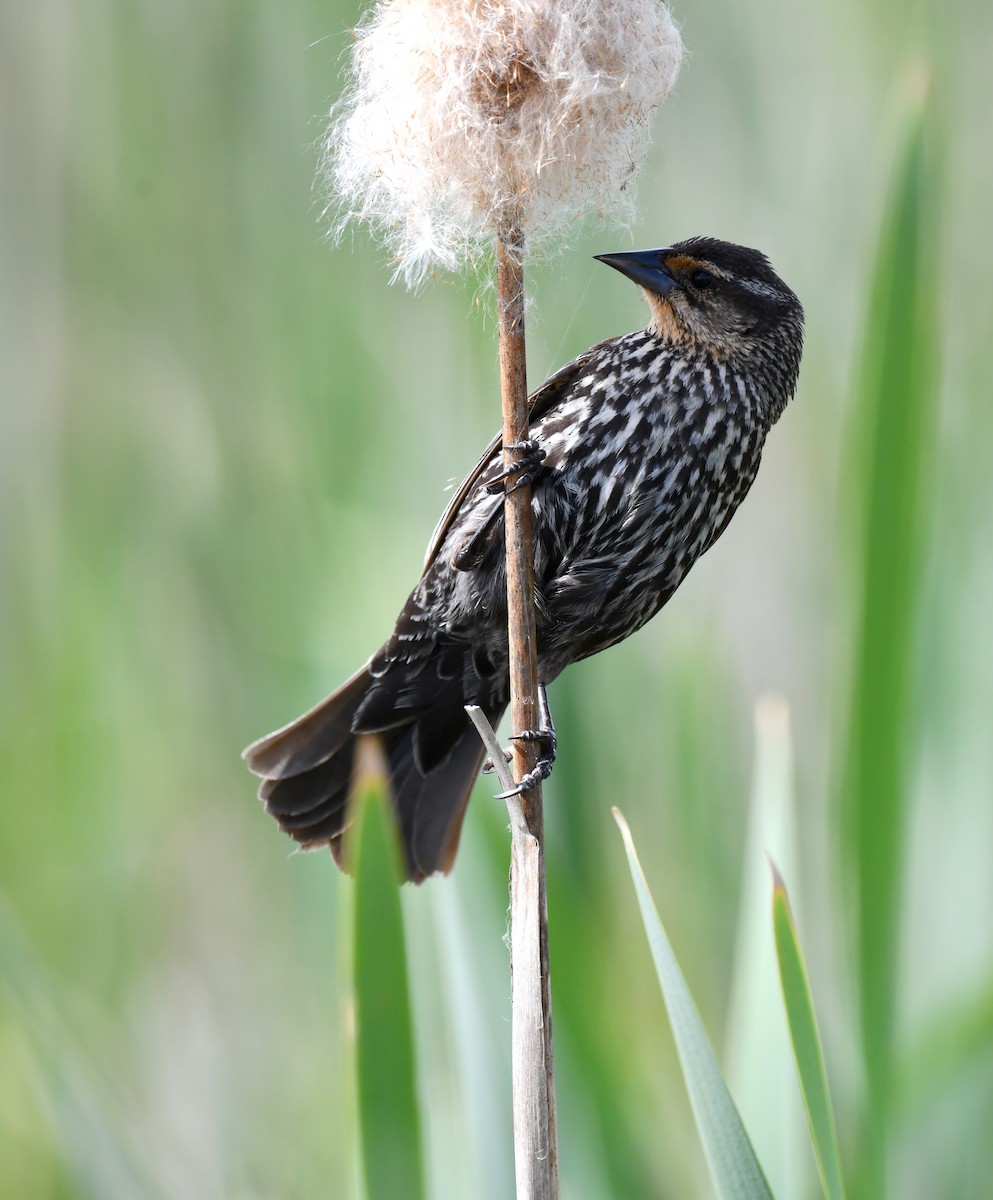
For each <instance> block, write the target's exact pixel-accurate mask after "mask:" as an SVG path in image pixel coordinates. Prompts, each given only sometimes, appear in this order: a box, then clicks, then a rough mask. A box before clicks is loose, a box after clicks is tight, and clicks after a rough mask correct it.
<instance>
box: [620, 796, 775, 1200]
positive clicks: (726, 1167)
mask: <svg viewBox="0 0 993 1200" xmlns="http://www.w3.org/2000/svg"><path fill="white" fill-rule="evenodd" d="M614 818H615V820H616V821H617V824H618V826H619V827H620V830H621V836H622V837H623V839H624V849H625V850H626V851H627V856H628V865H629V866H630V868H631V878H632V880H633V881H634V888H635V892H636V893H637V896H638V904H639V905H640V907H641V917H642V920H643V921H644V924H645V933H646V934H647V935H648V943H649V946H650V947H651V951H652V958H653V959H654V961H655V970H656V972H657V974H658V977H659V984H660V986H661V988H662V995H663V997H664V999H665V1004H666V1009H667V1010H668V1013H669V1021H670V1023H671V1025H672V1032H673V1037H674V1038H675V1041H676V1050H677V1052H678V1054H679V1062H680V1065H681V1067H682V1070H683V1078H684V1080H685V1081H686V1090H687V1092H688V1093H689V1097H690V1105H691V1106H692V1109H693V1116H694V1119H695V1120H696V1126H697V1130H698V1131H699V1134H700V1140H701V1142H702V1143H703V1149H704V1153H705V1154H706V1156H707V1165H708V1167H709V1168H710V1175H711V1178H712V1179H713V1182H714V1187H715V1189H716V1191H717V1195H718V1197H719V1200H766V1198H768V1200H771V1197H772V1192H771V1191H770V1190H769V1185H768V1183H767V1182H766V1179H765V1175H764V1174H763V1172H762V1167H761V1166H760V1165H759V1161H758V1158H757V1157H756V1155H755V1151H754V1149H753V1148H752V1144H751V1142H750V1141H749V1140H748V1134H747V1133H746V1132H745V1127H744V1126H743V1125H742V1123H741V1117H740V1116H739V1115H738V1110H737V1109H736V1108H735V1105H734V1101H733V1100H732V1099H731V1093H730V1092H729V1091H728V1089H727V1084H726V1083H725V1082H724V1078H723V1076H722V1075H721V1071H720V1067H719V1066H718V1065H717V1058H716V1057H715V1055H714V1051H713V1048H712V1046H711V1044H710V1039H709V1038H708V1037H707V1031H706V1029H704V1026H703V1022H702V1021H701V1019H700V1014H699V1012H698V1011H697V1007H696V1005H695V1004H694V1002H693V997H692V996H691V994H690V990H689V987H688V986H687V984H686V980H685V979H684V978H683V974H682V972H681V971H680V969H679V964H678V963H677V961H676V956H675V955H674V954H673V951H672V947H671V946H670V944H669V939H668V937H667V936H666V933H665V930H664V928H663V927H662V921H661V919H660V918H659V914H658V910H657V909H656V907H655V901H654V900H653V899H652V894H651V892H650V891H649V888H648V881H647V880H646V879H645V873H644V871H643V870H642V868H641V863H640V862H639V860H638V854H637V851H636V850H635V848H634V842H633V840H632V838H631V831H630V829H629V828H628V825H627V822H626V821H625V820H624V818H623V817H622V816H621V814H620V812H619V811H618V810H617V809H616V808H615V809H614Z"/></svg>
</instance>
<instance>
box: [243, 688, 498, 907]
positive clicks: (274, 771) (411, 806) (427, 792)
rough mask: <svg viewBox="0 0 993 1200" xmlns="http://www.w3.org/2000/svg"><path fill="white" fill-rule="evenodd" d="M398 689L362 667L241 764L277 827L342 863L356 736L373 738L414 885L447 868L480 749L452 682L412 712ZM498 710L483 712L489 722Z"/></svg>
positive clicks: (264, 740)
mask: <svg viewBox="0 0 993 1200" xmlns="http://www.w3.org/2000/svg"><path fill="white" fill-rule="evenodd" d="M431 674H433V672H432V673H431ZM408 682H409V681H408ZM402 684H403V681H401V680H398V681H397V686H396V687H394V686H392V685H391V681H390V680H389V679H388V678H387V679H386V680H384V679H381V678H376V677H375V676H373V675H372V673H371V672H370V669H369V667H368V666H366V667H363V668H362V670H361V671H358V672H357V673H356V674H355V675H353V676H352V677H351V679H349V680H347V682H345V683H344V684H342V686H341V687H340V688H339V689H338V690H337V691H336V692H334V693H333V694H332V695H330V696H329V697H328V698H327V699H326V700H323V701H322V702H321V703H320V704H318V705H317V706H316V707H315V708H312V709H311V710H310V712H307V713H304V714H303V716H302V717H298V718H297V719H296V720H295V721H293V722H292V723H291V724H289V725H286V726H284V727H283V728H282V729H277V730H276V731H275V733H270V734H269V735H268V736H266V737H264V738H260V739H259V741H257V742H253V743H252V745H251V746H249V747H248V749H247V750H245V751H244V754H243V757H244V759H245V761H246V762H247V763H248V766H249V769H250V770H251V771H253V772H254V773H255V774H256V775H259V776H261V777H262V781H263V782H262V786H261V787H260V789H259V798H260V799H261V800H263V801H264V802H265V807H266V811H267V812H269V813H271V814H272V815H273V816H274V817H275V818H276V820H277V821H278V822H279V825H280V828H281V829H282V830H283V831H284V832H285V833H288V834H289V835H290V836H291V837H293V838H295V839H296V841H298V842H299V843H300V844H301V845H302V846H304V847H306V848H308V849H312V848H315V847H317V846H321V845H325V844H327V845H329V846H330V847H331V852H332V854H333V855H334V857H335V861H336V862H337V863H338V865H339V866H341V865H342V836H343V834H344V832H345V830H346V828H347V826H348V822H349V813H348V797H349V790H350V784H351V776H352V765H353V759H354V749H355V736H356V734H358V733H376V734H378V735H379V737H380V738H381V739H382V742H383V746H384V749H385V752H386V755H387V757H388V760H389V768H390V784H391V787H392V792H393V804H394V810H395V813H396V818H397V824H398V827H399V830H400V836H401V841H402V844H403V850H404V856H405V860H406V869H407V874H408V878H410V879H412V880H414V881H415V882H418V883H419V882H420V881H421V880H422V879H425V878H426V877H427V876H428V875H431V874H433V873H434V872H435V871H448V870H450V869H451V866H452V863H453V862H454V860H455V853H456V851H457V849H458V844H459V834H460V833H461V830H462V818H463V816H464V815H465V808H466V805H467V803H468V801H469V794H470V792H471V791H472V787H473V784H474V783H475V781H476V778H477V777H478V775H479V772H480V768H481V767H482V763H483V756H484V752H483V746H482V743H481V742H480V740H479V737H478V735H477V734H476V731H475V729H474V728H473V726H472V725H471V723H470V722H469V719H468V717H467V716H466V715H465V712H464V711H463V709H462V706H463V704H464V702H465V701H464V696H463V689H462V682H461V680H460V679H459V678H447V679H439V678H436V679H435V681H434V685H433V686H432V688H431V696H430V702H429V703H427V704H420V705H417V706H416V707H414V708H411V707H409V706H406V705H405V703H404V695H403V693H402V691H401V688H402ZM502 711H503V706H499V707H496V708H493V709H491V711H490V712H488V713H487V715H488V716H489V717H490V720H491V721H492V722H493V723H494V724H496V723H497V722H498V721H499V719H500V716H501V715H502ZM377 713H379V714H380V715H379V716H378V718H377V715H376V714H377Z"/></svg>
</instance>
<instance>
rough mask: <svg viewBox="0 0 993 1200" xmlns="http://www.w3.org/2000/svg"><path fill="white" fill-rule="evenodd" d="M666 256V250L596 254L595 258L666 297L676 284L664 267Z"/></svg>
mask: <svg viewBox="0 0 993 1200" xmlns="http://www.w3.org/2000/svg"><path fill="white" fill-rule="evenodd" d="M665 254H666V252H665V251H664V250H631V251H628V252H627V253H625V254H594V255H593V257H594V258H595V259H596V260H597V262H602V263H606V264H607V266H608V267H613V268H614V270H615V271H620V273H621V274H622V275H626V276H627V277H628V279H633V280H634V282H635V283H637V284H639V285H640V286H641V287H643V288H648V290H649V291H651V292H658V294H659V295H660V296H664V295H665V294H666V293H667V292H668V291H669V289H670V288H671V287H672V285H673V284H674V283H675V280H674V279H673V277H672V276H671V275H670V274H669V272H668V271H667V270H666V269H665V266H664V265H663V264H664V262H665Z"/></svg>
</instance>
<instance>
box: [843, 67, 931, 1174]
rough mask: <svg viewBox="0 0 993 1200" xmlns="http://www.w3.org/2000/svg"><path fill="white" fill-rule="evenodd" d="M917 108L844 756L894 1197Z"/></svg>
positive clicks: (921, 446) (925, 208) (923, 187)
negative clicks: (891, 1132)
mask: <svg viewBox="0 0 993 1200" xmlns="http://www.w3.org/2000/svg"><path fill="white" fill-rule="evenodd" d="M917 82H918V83H920V86H918V87H917V89H916V94H915V96H914V98H913V100H912V102H911V104H910V106H909V108H910V112H909V119H908V121H907V127H906V133H905V135H904V139H903V143H902V145H901V148H900V153H899V155H898V160H897V166H896V169H895V172H894V177H893V181H892V184H891V188H890V195H889V200H888V204H887V209H886V213H885V216H884V219H883V225H882V230H881V235H880V242H879V249H878V252H877V256H876V262H875V269H874V281H873V286H872V290H871V295H870V304H869V310H868V313H867V316H866V322H865V347H864V351H863V356H862V369H861V377H860V381H859V388H858V397H859V401H858V410H859V420H860V422H862V425H861V428H860V430H859V440H858V442H857V444H856V446H855V452H856V453H855V455H854V456H853V457H855V458H856V459H857V460H858V461H860V462H861V463H862V469H863V473H864V484H863V499H862V509H863V512H862V516H861V517H860V523H861V530H860V537H861V558H862V568H861V574H862V583H861V595H860V598H859V614H858V624H857V631H856V649H855V660H854V672H853V692H852V702H851V712H850V726H849V735H848V749H847V760H846V762H845V767H844V774H843V786H844V798H843V805H844V809H845V855H846V858H847V867H848V871H849V876H850V878H851V879H852V880H853V883H854V885H855V887H854V892H855V896H856V904H857V918H856V921H857V932H856V939H857V960H858V978H859V988H860V1009H861V1024H862V1042H863V1053H864V1060H865V1071H866V1078H867V1086H868V1105H867V1112H866V1124H865V1128H864V1139H863V1140H864V1143H865V1145H864V1155H863V1157H864V1162H863V1167H862V1169H861V1170H860V1177H861V1178H862V1181H863V1184H862V1186H863V1187H864V1194H865V1195H867V1196H872V1197H876V1196H880V1195H884V1194H885V1190H886V1187H885V1158H886V1146H887V1142H888V1125H889V1113H890V1109H891V1100H892V1084H893V1066H894V1048H893V1032H892V1031H893V1029H894V1026H895V1024H896V1012H895V1008H896V995H897V975H898V944H899V911H900V898H901V886H902V880H903V865H904V856H905V846H906V840H907V807H908V799H907V760H908V751H909V750H910V748H911V746H912V745H913V736H912V731H911V724H912V716H913V691H914V681H913V672H912V665H913V657H914V621H915V616H916V612H917V601H918V595H919V591H920V576H921V565H922V559H923V553H924V546H925V540H926V534H927V529H928V514H929V505H928V501H927V489H926V483H927V480H928V475H929V472H928V469H927V462H928V456H929V451H930V444H931V441H932V427H933V417H934V408H935V374H936V373H935V363H936V355H937V339H938V336H939V329H940V320H939V314H938V313H937V312H936V306H935V288H934V283H933V264H934V263H935V261H936V259H937V258H938V254H937V253H936V248H937V246H938V244H939V242H938V238H937V227H936V220H935V213H934V207H935V205H934V191H935V170H934V165H933V163H932V162H931V156H930V134H929V129H928V121H927V105H926V86H924V85H923V83H922V82H921V81H917Z"/></svg>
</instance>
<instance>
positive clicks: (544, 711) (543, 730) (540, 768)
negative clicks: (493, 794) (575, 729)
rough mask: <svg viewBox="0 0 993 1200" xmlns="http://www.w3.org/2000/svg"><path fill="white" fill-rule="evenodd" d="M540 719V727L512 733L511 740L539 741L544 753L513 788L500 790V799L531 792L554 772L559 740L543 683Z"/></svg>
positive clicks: (539, 703)
mask: <svg viewBox="0 0 993 1200" xmlns="http://www.w3.org/2000/svg"><path fill="white" fill-rule="evenodd" d="M538 719H539V720H540V722H541V725H540V727H539V728H538V729H522V730H521V732H520V733H515V734H512V735H511V738H510V740H511V741H512V742H538V743H540V744H541V746H542V747H543V749H544V753H543V754H542V755H541V756H540V757H539V759H538V761H537V762H536V763H535V765H534V767H533V768H532V769H531V770H530V771H528V772H527V774H526V775H523V776H522V777H521V778H520V779H519V780H518V781H517V783H515V784H514V786H513V787H512V788H508V789H507V791H505V792H500V794H499V795H498V796H497V799H498V800H509V799H510V797H511V796H520V795H521V794H522V793H523V792H529V791H530V790H531V789H532V788H533V787H534V786H535V785H536V784H538V783H541V782H542V781H543V780H545V779H547V778H548V777H549V775H551V773H552V767H553V765H554V764H555V755H556V752H557V750H558V744H559V740H558V737H557V735H556V733H555V725H554V724H553V723H552V713H551V709H550V708H549V707H548V693H547V692H546V691H545V685H544V684H543V683H542V684H539V685H538Z"/></svg>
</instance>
